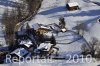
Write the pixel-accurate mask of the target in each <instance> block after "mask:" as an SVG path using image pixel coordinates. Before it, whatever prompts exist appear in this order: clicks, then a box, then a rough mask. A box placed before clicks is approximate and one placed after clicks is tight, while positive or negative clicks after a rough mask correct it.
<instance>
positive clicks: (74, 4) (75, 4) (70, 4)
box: [68, 2, 79, 7]
mask: <svg viewBox="0 0 100 66" xmlns="http://www.w3.org/2000/svg"><path fill="white" fill-rule="evenodd" d="M68 5H69V7H73V6H78V5H79V4H78V3H77V2H72V3H68Z"/></svg>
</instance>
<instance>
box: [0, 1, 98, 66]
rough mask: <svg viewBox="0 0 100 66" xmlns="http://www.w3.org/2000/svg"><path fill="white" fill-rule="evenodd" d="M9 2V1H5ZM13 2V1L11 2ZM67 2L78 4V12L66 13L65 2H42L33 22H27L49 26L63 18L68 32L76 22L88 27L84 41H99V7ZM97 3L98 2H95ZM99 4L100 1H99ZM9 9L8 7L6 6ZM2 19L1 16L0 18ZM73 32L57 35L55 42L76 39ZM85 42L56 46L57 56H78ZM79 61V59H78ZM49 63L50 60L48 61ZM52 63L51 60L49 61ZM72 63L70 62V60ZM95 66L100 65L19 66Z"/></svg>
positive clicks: (36, 65)
mask: <svg viewBox="0 0 100 66" xmlns="http://www.w3.org/2000/svg"><path fill="white" fill-rule="evenodd" d="M3 1H6V0H0V3H3ZM7 1H10V0H7ZM12 1H15V0H12ZM68 1H69V2H77V3H78V4H79V7H80V10H76V11H68V10H67V9H66V2H67V0H43V3H42V6H41V8H40V10H39V12H38V14H37V15H36V17H35V18H33V20H31V21H30V22H29V24H30V25H33V24H34V23H40V24H51V23H57V24H58V23H59V20H58V19H59V17H61V16H64V18H65V21H66V27H67V29H69V30H72V31H73V28H74V27H75V26H76V25H77V22H80V23H85V24H86V25H87V26H88V31H86V32H85V35H84V37H85V39H86V40H88V41H90V40H91V39H90V38H91V37H96V38H98V39H99V40H100V37H99V36H100V30H99V29H100V24H99V23H97V19H98V18H100V6H99V5H96V4H94V3H92V2H90V0H68ZM95 1H99V0H95ZM99 2H100V1H99ZM0 7H1V8H0V15H2V13H3V12H4V10H5V8H7V7H6V6H5V5H2V4H1V5H0ZM8 8H10V6H8ZM0 17H2V16H0ZM73 34H74V33H73V32H66V33H59V34H58V36H57V37H56V38H57V39H56V40H64V39H65V41H60V42H61V43H62V42H65V43H66V42H70V41H72V40H73V39H75V38H77V37H78V35H76V34H75V35H74V36H73ZM84 42H85V41H84V40H83V39H81V40H79V41H76V42H74V43H72V44H57V47H59V49H60V51H59V55H60V56H61V57H65V56H66V55H67V54H70V55H71V56H73V55H74V54H77V55H79V54H80V52H81V45H82V44H83V43H84ZM80 60H81V59H80ZM49 61H50V60H49ZM51 61H53V60H51ZM70 62H72V60H70ZM13 65H14V66H20V65H18V63H16V64H4V65H1V66H13ZM33 65H34V66H57V65H58V66H97V65H100V62H94V61H92V62H91V63H79V62H78V63H74V62H72V63H66V60H55V61H54V62H53V63H37V62H36V61H35V63H30V64H27V63H24V64H22V65H21V66H33Z"/></svg>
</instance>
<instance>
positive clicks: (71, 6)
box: [66, 2, 79, 11]
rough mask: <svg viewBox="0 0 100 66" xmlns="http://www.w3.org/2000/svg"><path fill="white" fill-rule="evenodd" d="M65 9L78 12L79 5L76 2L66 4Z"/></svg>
mask: <svg viewBox="0 0 100 66" xmlns="http://www.w3.org/2000/svg"><path fill="white" fill-rule="evenodd" d="M66 7H67V9H68V10H70V11H73V10H78V9H79V4H78V3H77V2H72V3H67V5H66Z"/></svg>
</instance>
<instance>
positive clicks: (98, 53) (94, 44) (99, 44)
mask: <svg viewBox="0 0 100 66" xmlns="http://www.w3.org/2000/svg"><path fill="white" fill-rule="evenodd" d="M89 46H90V47H91V49H88V48H87V47H86V44H83V45H82V48H81V49H82V51H83V54H84V55H87V54H91V55H92V56H93V57H95V58H100V41H99V40H98V39H97V38H95V37H92V38H91V41H90V42H89Z"/></svg>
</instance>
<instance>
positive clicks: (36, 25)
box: [32, 23, 40, 30]
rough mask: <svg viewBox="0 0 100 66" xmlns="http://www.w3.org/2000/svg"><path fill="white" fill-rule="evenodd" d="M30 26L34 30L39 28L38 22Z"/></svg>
mask: <svg viewBox="0 0 100 66" xmlns="http://www.w3.org/2000/svg"><path fill="white" fill-rule="evenodd" d="M32 27H33V28H34V30H37V29H39V28H40V26H39V24H38V23H34V24H33V25H32Z"/></svg>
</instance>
